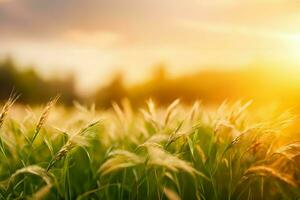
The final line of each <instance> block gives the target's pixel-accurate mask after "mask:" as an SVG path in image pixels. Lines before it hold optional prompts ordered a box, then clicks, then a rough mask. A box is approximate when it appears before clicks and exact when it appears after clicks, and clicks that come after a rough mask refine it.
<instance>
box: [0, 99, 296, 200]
mask: <svg viewBox="0 0 300 200" xmlns="http://www.w3.org/2000/svg"><path fill="white" fill-rule="evenodd" d="M15 100H17V97H15V96H13V97H11V98H10V99H9V100H8V101H7V102H6V104H5V105H2V107H3V109H2V111H1V114H0V128H1V130H0V138H1V141H0V199H78V200H79V199H170V200H179V199H203V200H205V199H206V200H208V199H228V200H229V199H241V200H244V199H296V198H298V197H300V182H299V177H300V170H299V169H300V168H299V166H300V142H299V141H297V120H298V119H297V116H295V115H293V114H291V112H289V111H282V112H278V111H276V112H275V111H274V109H272V108H269V107H267V106H266V107H263V108H251V103H252V101H248V102H247V101H245V102H224V103H223V104H221V105H220V106H219V107H212V106H206V105H202V104H201V102H198V101H197V102H195V103H194V104H193V105H184V104H182V103H180V101H179V100H175V101H174V102H173V103H172V104H171V105H170V106H168V107H162V106H156V104H155V103H154V102H153V101H151V100H149V101H148V102H147V103H146V104H145V106H144V107H142V108H136V107H135V106H134V105H131V104H130V102H129V101H127V100H124V101H123V103H122V104H120V105H118V104H113V106H112V109H108V110H96V109H95V106H93V105H92V106H88V107H85V106H82V105H80V104H79V103H75V104H74V107H72V108H64V107H62V106H61V105H60V104H59V101H58V102H57V100H58V98H53V99H52V100H50V101H49V102H48V103H47V104H46V105H45V106H43V107H35V108H30V107H28V106H22V105H19V104H18V103H17V101H15ZM278 113H279V114H278Z"/></svg>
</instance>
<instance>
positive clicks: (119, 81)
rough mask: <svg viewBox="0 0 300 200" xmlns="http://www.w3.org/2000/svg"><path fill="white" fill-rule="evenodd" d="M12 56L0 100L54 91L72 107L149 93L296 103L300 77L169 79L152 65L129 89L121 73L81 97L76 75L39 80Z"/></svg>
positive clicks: (164, 98)
mask: <svg viewBox="0 0 300 200" xmlns="http://www.w3.org/2000/svg"><path fill="white" fill-rule="evenodd" d="M18 69H19V68H18V67H17V66H16V64H15V63H14V62H13V60H12V59H9V58H7V59H5V60H3V61H1V62H0V100H2V101H3V100H5V99H7V98H8V96H9V94H10V93H11V91H12V89H13V88H14V90H15V91H17V92H19V93H21V94H22V96H21V98H20V100H19V102H23V103H27V104H39V103H44V102H46V101H47V100H48V99H49V98H51V97H53V96H55V95H56V94H58V93H59V94H61V100H60V101H61V102H63V103H65V104H66V105H72V102H73V101H74V100H77V101H78V100H79V101H83V102H95V103H96V105H97V106H99V107H104V108H107V107H110V106H111V103H112V102H113V101H116V102H120V101H121V100H122V99H123V98H128V99H129V100H130V101H131V102H132V103H133V104H135V105H137V104H143V103H144V102H145V100H147V99H148V98H149V97H151V98H153V99H154V100H155V101H156V102H157V103H160V104H167V103H170V102H171V101H173V100H174V99H176V98H180V99H181V100H182V101H184V102H187V103H189V102H192V101H194V100H196V99H201V100H202V101H203V102H204V103H208V104H214V103H220V102H222V101H224V100H225V99H227V100H237V99H254V100H255V102H257V103H260V102H262V103H266V102H271V101H272V102H273V101H277V102H280V103H282V104H286V105H289V106H294V105H296V104H298V102H299V100H300V93H299V92H298V91H300V90H299V89H300V79H299V76H298V75H297V74H293V73H290V72H288V71H282V70H281V71H280V70H277V69H275V68H268V69H267V68H264V67H261V66H259V65H255V66H249V67H244V68H240V69H239V70H223V71H222V70H205V71H201V72H199V73H196V74H191V75H186V76H181V77H177V78H174V77H173V78H171V77H169V76H168V73H167V72H166V71H165V68H164V67H163V66H159V67H156V68H154V69H155V70H154V73H153V76H152V78H151V79H150V80H145V81H144V82H143V83H141V84H137V85H134V86H131V87H127V86H126V83H124V79H123V75H122V74H121V73H119V74H116V75H115V76H114V77H113V78H112V80H111V82H110V83H109V84H107V85H105V86H102V87H99V89H98V90H97V92H96V93H95V94H94V95H92V96H90V97H88V98H87V97H83V96H82V95H81V94H78V92H76V89H75V80H74V77H72V76H71V77H69V78H68V79H65V80H62V79H55V78H53V79H50V80H44V79H42V78H41V77H40V76H39V75H38V74H37V73H36V72H35V71H34V70H32V69H28V70H24V71H20V70H18Z"/></svg>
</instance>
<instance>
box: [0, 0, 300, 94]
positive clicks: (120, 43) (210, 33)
mask: <svg viewBox="0 0 300 200" xmlns="http://www.w3.org/2000/svg"><path fill="white" fill-rule="evenodd" d="M299 54H300V1H299V0H295V1H293V0H288V1H284V0H243V1H235V0H207V1H204V0H184V1H175V0H0V57H5V56H7V55H11V56H12V57H13V58H14V59H16V61H17V62H18V63H20V64H21V65H22V66H25V67H26V66H33V67H34V68H35V69H36V70H37V71H38V72H39V73H40V74H42V75H43V76H45V77H50V76H60V77H65V76H68V75H69V74H70V73H74V74H75V76H76V78H77V80H78V88H79V90H82V91H90V90H93V89H94V88H95V87H94V86H95V85H98V84H104V83H106V82H107V81H109V80H110V78H111V77H112V76H113V75H114V74H115V73H116V72H124V73H125V75H126V80H127V82H129V83H135V82H139V81H143V80H144V79H145V78H147V77H148V76H149V74H151V71H153V66H156V65H158V64H161V63H164V64H165V65H166V66H167V70H168V72H169V73H170V74H171V75H182V74H187V73H193V72H195V71H199V70H202V69H207V68H211V67H213V68H219V69H225V68H226V69H227V68H232V67H239V66H245V65H247V64H249V63H252V62H256V61H257V60H263V61H265V62H274V63H280V64H282V65H284V67H286V68H290V69H292V70H298V69H299V68H300V67H298V64H299V66H300V58H299Z"/></svg>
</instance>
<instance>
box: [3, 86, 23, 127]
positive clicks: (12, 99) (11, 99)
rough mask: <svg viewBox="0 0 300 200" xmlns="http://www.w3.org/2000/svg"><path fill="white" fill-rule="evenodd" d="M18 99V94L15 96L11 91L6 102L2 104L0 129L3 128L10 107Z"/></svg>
mask: <svg viewBox="0 0 300 200" xmlns="http://www.w3.org/2000/svg"><path fill="white" fill-rule="evenodd" d="M19 97H20V94H17V93H15V92H13V91H12V93H11V94H10V96H9V98H8V100H7V101H6V103H5V104H4V106H3V108H2V111H1V113H0V128H1V127H2V126H3V123H4V121H5V118H6V116H7V114H8V111H9V110H10V109H11V107H12V106H13V105H14V103H15V102H16V101H17V100H18V98H19Z"/></svg>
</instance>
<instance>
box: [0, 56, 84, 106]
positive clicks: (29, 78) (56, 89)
mask: <svg viewBox="0 0 300 200" xmlns="http://www.w3.org/2000/svg"><path fill="white" fill-rule="evenodd" d="M74 81H75V80H74V77H73V76H70V77H69V78H67V79H64V80H62V79H50V80H45V79H43V78H41V77H40V76H39V75H38V74H37V73H36V72H35V71H34V70H33V69H32V68H29V69H25V70H23V71H20V70H19V69H18V68H17V66H16V64H15V62H14V61H13V59H11V58H10V57H7V58H5V59H3V60H2V61H0V101H4V100H6V99H7V98H8V96H9V95H10V93H11V92H12V91H13V90H14V91H16V92H17V93H20V94H21V96H20V99H19V102H22V103H26V104H39V103H45V102H47V101H48V100H49V99H50V98H51V97H53V96H56V95H57V94H60V95H61V97H60V98H61V99H60V101H62V102H64V103H65V104H66V105H70V104H71V103H72V101H73V100H74V99H77V98H79V96H78V95H77V94H76V91H75V86H74Z"/></svg>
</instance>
